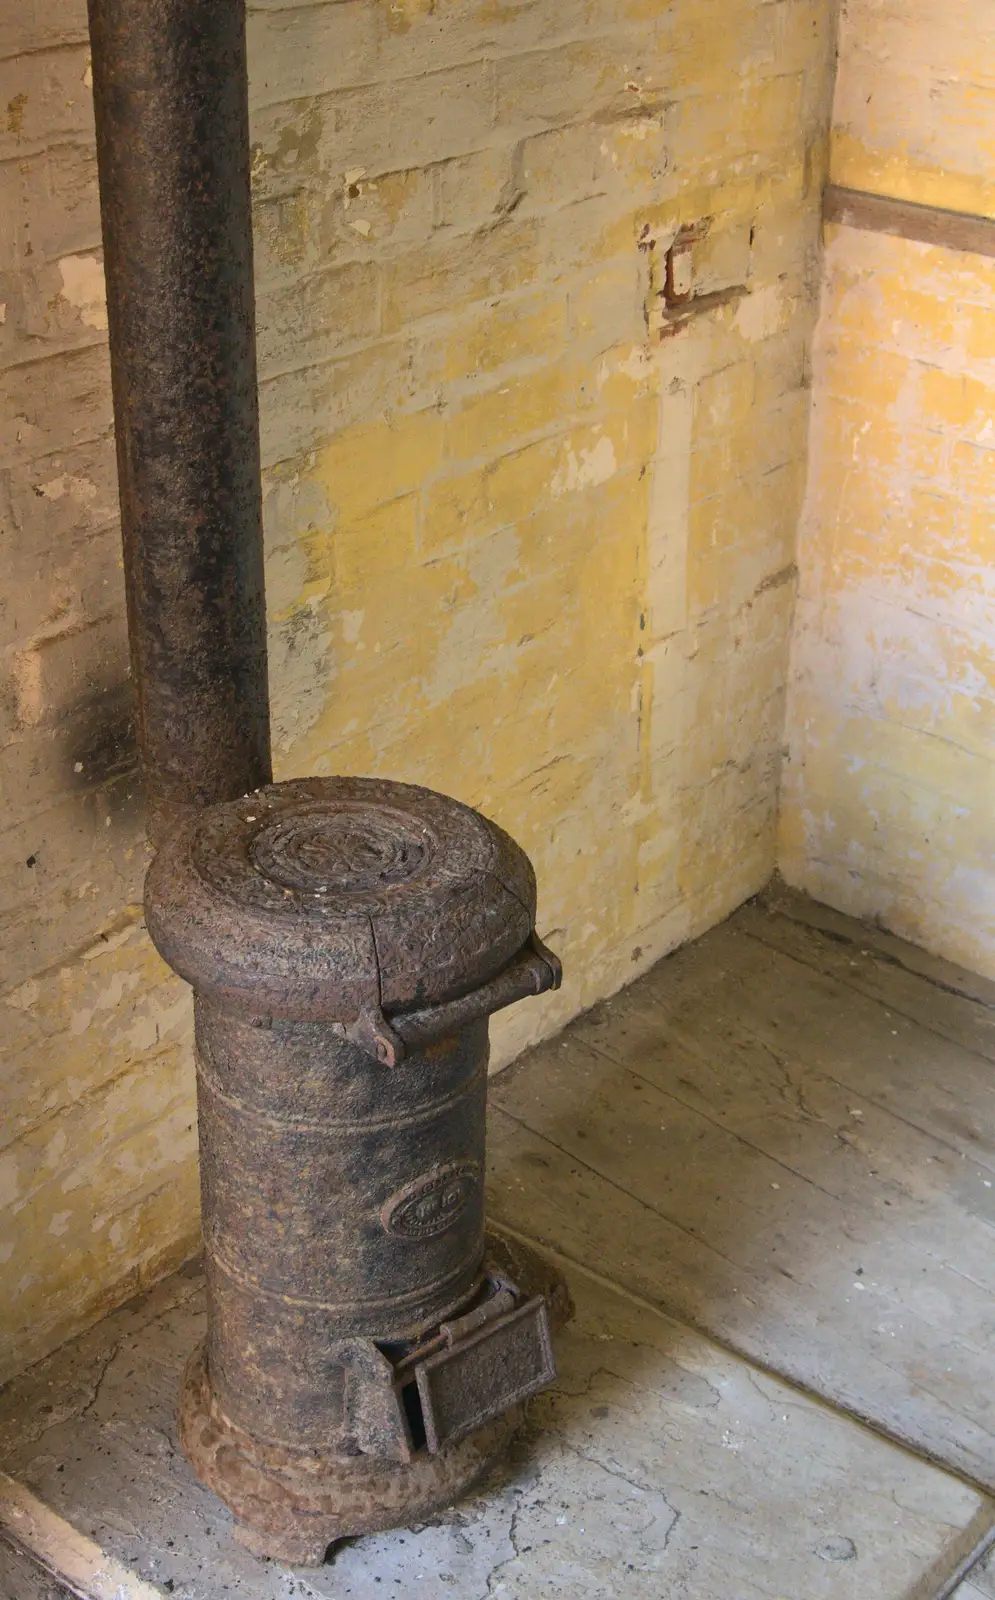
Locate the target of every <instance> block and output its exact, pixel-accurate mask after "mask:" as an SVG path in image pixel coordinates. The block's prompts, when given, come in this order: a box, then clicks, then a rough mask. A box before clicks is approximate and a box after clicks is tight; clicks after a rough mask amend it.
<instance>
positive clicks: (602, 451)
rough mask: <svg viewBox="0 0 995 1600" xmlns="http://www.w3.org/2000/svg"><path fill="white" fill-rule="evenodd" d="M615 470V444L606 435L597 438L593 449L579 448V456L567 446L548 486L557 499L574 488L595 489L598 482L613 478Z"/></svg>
mask: <svg viewBox="0 0 995 1600" xmlns="http://www.w3.org/2000/svg"><path fill="white" fill-rule="evenodd" d="M617 471H618V462H617V461H616V459H615V446H614V444H613V443H612V441H611V440H610V439H609V438H608V437H607V435H606V436H605V437H604V438H603V439H599V440H598V442H597V444H596V445H595V446H594V448H593V450H581V452H580V455H579V457H578V456H577V455H575V453H574V451H573V450H572V449H570V448H569V447H568V449H567V459H566V461H565V462H564V464H563V466H562V467H559V468H557V471H556V473H555V475H554V477H553V482H552V484H551V485H550V487H551V489H552V491H553V494H554V495H555V496H556V497H557V499H559V497H560V496H561V495H564V494H571V493H572V492H573V491H574V490H575V489H596V488H597V486H598V484H600V483H607V482H608V479H609V478H613V477H614V476H615V473H616V472H617Z"/></svg>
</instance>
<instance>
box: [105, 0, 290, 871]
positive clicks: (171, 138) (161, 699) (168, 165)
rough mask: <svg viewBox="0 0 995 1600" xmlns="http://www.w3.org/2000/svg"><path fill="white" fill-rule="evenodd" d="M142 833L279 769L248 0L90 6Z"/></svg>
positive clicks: (108, 0) (157, 832)
mask: <svg viewBox="0 0 995 1600" xmlns="http://www.w3.org/2000/svg"><path fill="white" fill-rule="evenodd" d="M89 16H90V37H91V41H92V45H93V94H94V106H95V112H96V124H97V157H98V167H99V174H100V204H101V219H102V225H103V236H104V270H105V276H106V280H107V307H108V319H109V329H110V350H111V372H112V379H113V390H114V417H115V425H116V435H117V458H118V479H119V489H120V498H121V520H122V528H123V537H124V557H125V576H126V585H127V597H128V621H129V634H130V642H131V659H132V678H133V683H134V692H135V701H136V721H137V733H138V744H139V753H140V758H141V765H142V773H143V779H144V784H145V789H146V798H147V806H148V824H149V832H150V836H151V837H152V838H153V840H154V841H156V842H158V840H160V839H161V838H162V837H164V836H165V834H166V833H167V832H168V830H169V828H170V827H171V826H172V825H173V823H174V822H176V821H177V820H178V819H181V818H182V817H183V816H185V815H186V814H188V813H189V812H191V811H192V810H194V809H196V808H198V807H201V806H204V805H208V804H211V803H213V802H215V801H218V800H225V799H230V798H232V797H233V796H235V795H238V794H244V793H245V792H246V791H247V790H249V789H253V788H255V787H256V786H257V785H259V784H261V783H266V782H267V781H268V780H269V778H270V776H271V768H270V748H269V706H268V695H267V674H266V627H265V622H266V619H265V605H264V591H263V542H262V499H261V484H260V467H259V420H258V403H257V396H256V357H255V322H254V299H253V276H252V225H251V210H250V198H249V132H248V103H247V79H246V64H245V15H244V0H89Z"/></svg>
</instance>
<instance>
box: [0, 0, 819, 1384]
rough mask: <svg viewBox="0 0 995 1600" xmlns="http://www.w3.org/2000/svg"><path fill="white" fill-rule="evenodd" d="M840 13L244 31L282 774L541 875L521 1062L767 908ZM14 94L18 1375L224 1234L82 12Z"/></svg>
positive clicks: (578, 12)
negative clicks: (464, 830) (129, 584)
mask: <svg viewBox="0 0 995 1600" xmlns="http://www.w3.org/2000/svg"><path fill="white" fill-rule="evenodd" d="M833 9H834V6H833V0H721V3H720V0H677V3H673V4H672V3H669V0H667V3H664V0H434V3H433V0H393V3H388V0H324V3H314V4H306V5H299V6H295V7H292V8H290V7H286V6H283V5H281V4H278V3H277V4H273V3H262V4H257V5H256V6H255V7H254V8H253V9H252V11H251V18H250V46H251V64H250V76H251V80H252V84H251V92H252V120H253V139H254V160H253V167H254V184H255V207H256V210H255V218H256V234H257V279H258V300H259V351H260V375H261V407H262V432H263V453H264V460H265V491H266V532H267V541H268V548H267V560H268V585H269V602H270V610H271V654H272V682H273V700H274V713H275V738H276V760H277V768H278V773H279V775H281V776H291V775H296V774H299V773H304V772H318V773H331V772H369V773H377V774H382V775H386V776H391V777H397V778H406V779H414V780H417V781H421V782H427V783H431V784H433V785H435V786H437V787H440V788H442V789H445V790H448V791H450V792H451V793H454V794H456V795H458V796H460V797H461V798H462V799H465V800H467V801H470V802H471V803H474V804H476V805H479V806H481V807H482V808H483V809H484V810H485V811H487V812H488V813H489V814H490V815H492V816H493V817H495V818H496V819H497V820H498V821H499V822H501V823H502V824H503V825H504V826H505V827H506V828H508V829H509V830H510V831H511V832H512V833H513V834H515V835H516V836H517V837H518V838H519V839H520V840H521V842H522V843H523V844H524V845H525V846H526V848H527V849H528V850H529V851H530V852H531V854H532V856H533V859H534V860H535V863H536V867H537V870H538V875H539V882H540V886H541V888H540V897H541V905H540V921H541V927H542V929H543V931H544V932H545V933H546V934H547V935H548V937H549V938H550V940H551V941H552V942H553V943H554V945H555V946H556V947H557V948H558V949H559V950H560V951H561V953H562V955H563V957H564V961H565V964H566V968H567V973H568V977H567V982H566V985H565V987H564V989H563V991H562V993H561V994H560V995H559V996H557V997H555V998H552V999H549V1000H547V1001H545V1002H543V1003H542V1004H539V1003H534V1004H532V1005H530V1006H528V1007H524V1006H523V1007H521V1008H519V1010H518V1011H516V1012H515V1013H513V1014H510V1015H509V1016H508V1017H507V1018H503V1019H502V1020H501V1022H500V1024H499V1026H498V1028H497V1030H496V1049H495V1061H496V1063H498V1064H500V1063H502V1062H504V1061H506V1060H507V1059H509V1058H510V1056H511V1055H512V1054H513V1053H515V1052H516V1051H517V1050H519V1049H520V1048H521V1047H522V1046H523V1045H525V1044H526V1043H528V1042H529V1041H530V1040H533V1039H536V1038H538V1037H539V1036H540V1035H542V1034H544V1033H548V1032H550V1031H551V1030H553V1029H554V1028H556V1027H558V1026H559V1025H561V1024H562V1023H563V1022H564V1021H565V1020H566V1019H567V1018H568V1017H569V1016H570V1015H571V1014H573V1013H574V1012H576V1011H577V1010H579V1009H580V1008H582V1007H584V1006H588V1005H590V1004H591V1003H593V1002H594V1001H595V1000H597V999H598V998H599V997H602V996H604V995H606V994H609V993H611V992H612V991H613V990H614V989H616V988H617V987H619V985H621V984H622V983H624V982H626V981H628V980H629V979H630V978H632V977H634V976H635V975H636V974H637V973H638V972H640V971H641V970H642V969H643V968H645V967H646V966H647V965H649V964H650V963H651V962H652V961H653V960H655V959H656V958H657V957H658V956H659V955H661V954H662V953H663V952H665V951H666V950H668V949H670V948H671V947H672V946H673V945H675V944H676V943H678V942H680V941H681V940H682V939H685V938H687V937H689V936H690V935H692V934H694V933H697V932H698V931H700V930H701V929H703V928H705V927H706V926H708V925H709V924H710V923H712V922H714V921H715V920H717V919H718V918H720V917H722V916H723V915H725V914H726V913H727V912H728V911H729V910H731V909H732V908H733V907H734V906H735V905H736V904H737V903H738V902H739V901H741V900H742V899H743V898H744V897H745V896H747V895H749V894H750V893H751V892H753V891H754V890H755V889H757V888H758V887H759V886H760V885H761V884H762V883H763V882H764V880H765V879H766V878H767V876H768V874H769V872H770V870H771V867H772V864H773V859H774V842H775V812H776V792H777V781H778V768H779V760H780V744H781V731H782V724H783V701H784V677H785V660H786V649H787V635H788V629H789V624H790V619H791V613H792V605H793V595H794V565H793V559H794V535H795V528H796V522H797V514H798V508H799V504H800V496H801V490H802V479H803V470H804V460H805V442H806V421H807V407H808V390H807V373H808V352H809V345H810V334H811V328H812V322H813V317H814V302H815V293H816V282H817V271H818V249H819V229H818V204H819V191H820V187H821V183H822V179H823V175H824V164H825V150H826V129H827V119H828V100H829V84H830V75H831V66H832V41H833ZM0 57H2V60H0V78H2V88H0V107H2V108H5V112H4V120H3V122H2V124H0V126H2V129H3V132H2V135H0V137H2V140H3V142H2V145H0V162H2V164H0V219H2V220H0V227H2V228H3V230H4V232H3V274H4V277H3V285H2V289H0V299H3V300H5V302H6V311H5V320H4V322H3V324H2V327H0V340H2V344H0V350H2V357H0V359H2V361H3V365H4V374H5V381H6V383H7V385H8V387H9V391H10V395H11V398H12V402H13V403H12V404H11V405H9V406H8V407H7V408H6V412H5V420H4V423H3V427H4V430H5V432H4V435H3V443H2V450H3V454H2V457H0V468H2V476H0V495H2V497H3V498H2V505H3V508H4V521H3V527H4V531H3V535H2V538H3V545H2V556H3V561H4V565H5V569H6V572H7V573H8V574H13V577H14V582H13V583H10V584H8V585H7V586H6V588H5V590H4V602H3V611H2V616H0V628H2V630H3V631H2V651H3V654H2V656H0V663H2V665H0V684H2V689H0V701H2V706H3V712H2V716H3V718H4V719H5V720H4V722H3V724H2V730H3V731H2V734H0V782H2V786H3V823H2V832H0V880H2V881H3V883H4V885H5V892H6V893H8V895H9V899H8V900H6V901H5V902H4V904H3V909H2V917H3V921H2V924H0V928H2V933H0V949H2V955H0V960H2V962H3V970H4V975H5V976H4V982H3V985H2V989H3V991H4V998H3V1001H2V1003H0V1016H2V1018H3V1022H2V1026H3V1027H4V1029H5V1030H6V1037H5V1041H4V1049H5V1065H4V1068H3V1078H2V1083H0V1097H2V1104H3V1115H4V1127H5V1133H4V1140H5V1144H6V1148H5V1150H4V1151H3V1154H2V1156H0V1260H2V1261H3V1262H5V1266H4V1273H5V1284H6V1291H7V1292H6V1293H5V1296H4V1301H3V1309H2V1311H0V1368H3V1369H5V1370H7V1369H10V1368H11V1367H13V1366H16V1365H18V1364H19V1363H21V1362H23V1361H24V1360H26V1359H27V1358H28V1357H30V1356H34V1355H37V1354H38V1353H39V1352H40V1351H41V1350H42V1349H43V1348H45V1347H46V1346H47V1345H49V1344H51V1343H53V1342H54V1341H56V1340H57V1339H59V1338H61V1337H64V1336H65V1335H66V1334H67V1333H68V1332H70V1331H71V1330H72V1329H73V1328H74V1327H76V1326H77V1325H78V1324H79V1323H80V1322H81V1321H83V1320H86V1319H87V1318H90V1317H92V1316H94V1315H95V1314H97V1312H98V1311H99V1310H100V1309H101V1307H102V1306H104V1305H105V1304H107V1303H108V1302H109V1301H111V1300H113V1299H115V1298H120V1297H121V1296H122V1295H124V1294H125V1293H126V1292H128V1291H129V1290H130V1289H131V1288H132V1287H134V1286H135V1285H136V1284H138V1283H140V1282H142V1281H144V1280H146V1279H147V1278H148V1277H149V1276H152V1275H154V1274H156V1273H157V1272H160V1271H161V1270H163V1267H164V1265H165V1264H168V1262H169V1260H171V1259H175V1258H176V1256H177V1255H179V1254H182V1253H183V1252H184V1251H186V1250H188V1249H190V1248H191V1246H192V1241H193V1240H194V1238H195V1234H196V1226H197V1207H196V1172H195V1135H194V1131H193V1095H192V1078H191V1071H190V1066H189V1057H188V1033H187V1030H188V1011H187V1006H186V1000H185V997H184V995H183V993H182V990H181V988H180V986H179V985H177V984H175V983H173V982H172V981H171V980H170V978H169V977H168V975H167V974H165V973H164V971H163V969H162V968H161V966H160V965H159V964H158V962H157V960H156V959H155V957H154V956H153V954H152V953H151V952H150V951H149V948H148V945H147V943H146V941H145V939H144V936H143V933H142V930H141V927H140V923H139V921H138V912H137V909H136V901H137V898H138V895H139V886H140V880H141V874H142V870H143V867H144V860H145V856H144V847H143V845H142V842H141V823H140V814H139V806H138V800H137V797H136V790H135V783H134V775H133V765H132V749H131V741H130V735H129V732H128V723H127V706H128V685H127V679H126V665H125V661H126V653H125V625H124V614H123V603H122V590H121V577H120V570H119V566H118V556H117V529H116V525H115V489H114V469H113V455H112V448H111V441H110V425H111V413H110V400H109V390H108V378H107V357H106V349H105V335H104V329H103V322H104V312H103V303H102V296H101V281H100V240H99V229H98V217H97V200H96V187H95V172H94V159H93V149H92V137H91V122H90V118H91V108H90V98H89V92H88V81H89V71H88V65H87V48H86V41H85V29H84V14H83V6H82V4H81V3H80V0H35V4H34V5H33V6H27V7H24V6H22V7H19V8H17V9H16V11H15V10H13V9H9V10H8V12H7V13H6V14H5V17H4V20H3V21H2V22H0ZM668 259H669V263H670V264H669V269H668ZM668 286H669V287H668ZM680 294H685V295H687V296H689V298H685V299H677V298H676V296H677V295H680Z"/></svg>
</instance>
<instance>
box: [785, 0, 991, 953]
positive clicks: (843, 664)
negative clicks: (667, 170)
mask: <svg viewBox="0 0 995 1600" xmlns="http://www.w3.org/2000/svg"><path fill="white" fill-rule="evenodd" d="M990 12H991V8H990V6H989V5H988V4H987V3H986V0H971V3H968V4H965V5H962V6H960V7H955V8H953V9H952V10H951V11H937V10H936V9H935V8H934V7H932V6H928V5H926V4H925V0H847V6H846V12H845V17H844V22H843V26H842V30H841V47H840V66H839V78H838V84H837V92H836V105H835V113H834V126H833V151H832V176H833V178H834V179H835V180H836V181H837V182H839V183H841V184H845V185H847V186H849V187H852V188H857V189H863V190H864V191H867V192H870V193H874V194H884V195H893V196H895V197H896V198H898V199H901V200H912V201H918V202H919V203H920V204H929V205H938V206H942V207H944V208H946V209H947V210H953V211H956V210H958V209H960V210H964V211H967V212H970V213H974V214H977V215H980V216H988V217H990V218H995V186H993V184H992V180H991V170H992V168H991V156H992V149H993V145H992V137H993V134H992V130H993V129H995V34H993V32H992V28H991V14H990ZM991 237H992V241H993V244H995V228H993V229H992V230H991ZM815 375H816V377H815V389H814V409H813V426H812V464H811V472H810V480H809V492H808V498H807V503H806V508H805V516H804V521H803V524H802V532H801V541H800V554H799V563H800V566H801V574H802V582H801V593H800V600H799V611H798V621H797V629H796V637H795V644H794V655H793V668H792V695H791V706H790V714H789V724H788V727H789V740H790V760H789V763H788V766H787V768H786V772H785V784H784V797H783V826H782V840H781V864H782V866H783V869H784V871H785V873H786V875H787V876H788V877H789V878H790V879H791V881H792V882H794V883H796V884H800V885H802V886H804V887H805V888H807V889H808V890H810V892H811V893H813V894H814V895H816V896H817V897H818V898H820V899H823V900H827V901H829V902H830V903H831V904H833V905H836V906H838V907H840V908H841V909H843V910H847V911H852V912H856V913H858V914H861V915H865V916H873V917H876V918H878V919H879V920H880V921H882V922H883V923H884V924H885V925H886V926H888V927H889V928H892V929H894V930H896V931H897V932H899V933H902V934H904V935H906V936H907V937H909V938H911V939H914V940H916V941H917V942H919V943H921V944H924V945H926V946H927V947H928V948H930V949H932V950H935V951H937V952H938V953H939V954H941V955H945V956H948V957H950V958H951V959H953V960H955V961H960V962H962V963H964V964H965V965H966V966H968V967H970V968H972V969H974V970H976V971H979V972H984V973H987V974H989V975H995V868H993V862H995V825H993V820H992V818H993V808H992V795H993V793H995V770H993V767H995V657H993V649H992V646H993V632H992V619H993V615H995V612H993V602H995V580H993V575H992V574H993V556H995V422H993V416H995V260H993V259H991V258H986V257H984V256H980V255H975V254H969V253H967V252H966V251H963V250H957V249H952V248H946V247H940V246H935V245H927V244H922V243H917V242H914V241H911V240H907V239H902V238H888V237H885V236H883V235H878V234H874V233H872V232H865V231H858V230H857V229H855V228H852V227H833V228H831V229H830V230H829V233H828V238H827V253H826V278H825V289H824V294H823V305H822V316H821V320H820V324H819V333H818V339H817V346H816V353H815Z"/></svg>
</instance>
